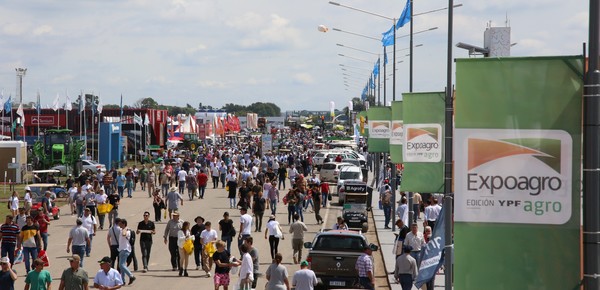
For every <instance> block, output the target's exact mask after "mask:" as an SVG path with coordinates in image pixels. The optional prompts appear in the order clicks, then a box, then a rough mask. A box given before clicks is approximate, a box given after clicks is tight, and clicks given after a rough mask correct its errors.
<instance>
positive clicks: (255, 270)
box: [244, 237, 261, 289]
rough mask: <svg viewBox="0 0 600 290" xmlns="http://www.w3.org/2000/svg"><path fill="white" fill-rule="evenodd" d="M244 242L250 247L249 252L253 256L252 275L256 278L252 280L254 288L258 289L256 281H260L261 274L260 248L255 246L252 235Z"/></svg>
mask: <svg viewBox="0 0 600 290" xmlns="http://www.w3.org/2000/svg"><path fill="white" fill-rule="evenodd" d="M244 244H245V245H246V246H247V247H248V254H249V255H250V257H251V258H252V271H253V272H252V276H253V277H254V279H253V280H252V289H256V283H257V282H258V277H259V276H260V275H261V274H260V273H259V270H260V268H259V265H260V262H259V254H258V249H257V248H256V247H254V239H253V238H252V237H248V238H247V239H246V240H245V241H244Z"/></svg>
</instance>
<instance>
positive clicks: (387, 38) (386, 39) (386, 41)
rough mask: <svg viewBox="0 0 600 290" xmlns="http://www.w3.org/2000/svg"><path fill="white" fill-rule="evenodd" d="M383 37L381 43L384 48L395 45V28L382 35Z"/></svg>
mask: <svg viewBox="0 0 600 290" xmlns="http://www.w3.org/2000/svg"><path fill="white" fill-rule="evenodd" d="M409 1H410V0H409ZM382 35H383V37H382V38H381V43H383V46H390V45H394V26H392V27H390V30H388V31H386V32H384V33H382Z"/></svg>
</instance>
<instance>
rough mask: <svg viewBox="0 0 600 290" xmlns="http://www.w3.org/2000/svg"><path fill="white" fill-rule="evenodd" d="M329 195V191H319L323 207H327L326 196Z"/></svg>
mask: <svg viewBox="0 0 600 290" xmlns="http://www.w3.org/2000/svg"><path fill="white" fill-rule="evenodd" d="M328 195H329V193H327V192H323V193H321V203H322V206H323V207H327V196H328Z"/></svg>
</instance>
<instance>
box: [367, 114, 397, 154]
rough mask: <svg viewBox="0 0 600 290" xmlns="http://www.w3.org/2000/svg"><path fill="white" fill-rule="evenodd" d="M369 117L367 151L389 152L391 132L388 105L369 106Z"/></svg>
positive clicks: (390, 115) (390, 116)
mask: <svg viewBox="0 0 600 290" xmlns="http://www.w3.org/2000/svg"><path fill="white" fill-rule="evenodd" d="M367 117H368V119H369V140H368V145H369V152H371V153H388V152H390V136H391V134H392V133H391V132H392V125H391V121H390V120H391V118H392V109H391V108H390V107H371V108H369V110H367Z"/></svg>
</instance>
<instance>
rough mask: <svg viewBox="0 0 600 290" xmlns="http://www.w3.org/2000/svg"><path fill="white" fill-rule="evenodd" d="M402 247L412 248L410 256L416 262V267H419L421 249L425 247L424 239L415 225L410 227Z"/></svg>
mask: <svg viewBox="0 0 600 290" xmlns="http://www.w3.org/2000/svg"><path fill="white" fill-rule="evenodd" d="M404 245H405V246H410V247H411V248H412V251H411V252H410V255H411V256H412V257H413V258H415V260H417V266H418V265H420V264H421V260H420V259H419V257H420V256H421V247H424V246H425V237H423V233H422V232H419V226H418V225H417V223H413V224H412V226H411V227H410V232H409V233H408V234H406V238H405V239H404Z"/></svg>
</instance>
